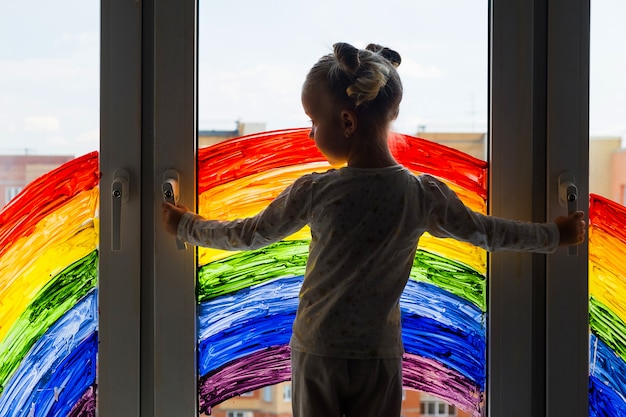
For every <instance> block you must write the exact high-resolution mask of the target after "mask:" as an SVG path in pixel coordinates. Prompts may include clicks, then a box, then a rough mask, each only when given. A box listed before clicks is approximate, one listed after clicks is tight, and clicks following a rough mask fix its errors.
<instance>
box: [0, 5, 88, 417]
mask: <svg viewBox="0 0 626 417" xmlns="http://www.w3.org/2000/svg"><path fill="white" fill-rule="evenodd" d="M99 6H100V5H99V2H97V1H82V0H74V1H69V0H65V1H57V2H48V1H42V0H36V1H34V2H27V3H25V2H4V3H3V4H2V6H1V8H0V9H1V11H0V38H2V39H4V40H5V41H3V42H2V43H1V44H0V91H2V95H1V96H0V172H1V173H0V175H1V176H2V177H1V182H0V207H2V209H1V211H0V299H1V300H2V302H1V303H0V415H3V416H9V415H11V416H17V415H23V416H26V415H33V416H34V415H57V416H70V415H85V416H89V415H91V416H95V403H96V359H97V358H96V356H97V346H98V344H97V328H98V325H97V290H96V284H97V264H98V253H97V245H98V229H97V219H96V217H97V209H98V188H97V187H98V172H99V170H98V154H97V152H96V151H97V150H98V141H99V133H98V132H99V108H98V102H99V53H98V51H99V39H100V35H99V22H100V13H99ZM69 11H71V13H69ZM8 40H10V41H8Z"/></svg>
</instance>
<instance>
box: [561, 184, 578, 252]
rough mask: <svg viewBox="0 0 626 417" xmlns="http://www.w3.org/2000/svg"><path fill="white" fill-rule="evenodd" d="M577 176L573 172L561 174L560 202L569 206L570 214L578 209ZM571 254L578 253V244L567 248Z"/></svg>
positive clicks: (568, 212)
mask: <svg viewBox="0 0 626 417" xmlns="http://www.w3.org/2000/svg"><path fill="white" fill-rule="evenodd" d="M575 182H576V178H575V177H574V174H572V173H571V172H563V173H562V174H561V175H559V204H560V205H561V206H563V207H567V214H568V215H570V214H572V213H574V212H575V211H577V210H578V188H577V187H576V184H575ZM567 254H568V255H569V256H576V255H578V246H576V245H572V246H570V247H568V248H567Z"/></svg>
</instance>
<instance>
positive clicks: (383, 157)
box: [347, 146, 398, 168]
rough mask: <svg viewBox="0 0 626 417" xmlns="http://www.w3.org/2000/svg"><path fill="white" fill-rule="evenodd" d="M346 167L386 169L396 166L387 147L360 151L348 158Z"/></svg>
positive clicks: (396, 163) (396, 162)
mask: <svg viewBox="0 0 626 417" xmlns="http://www.w3.org/2000/svg"><path fill="white" fill-rule="evenodd" d="M347 163H348V166H349V167H352V168H386V167H390V166H394V165H398V161H396V160H395V158H394V157H393V155H391V152H390V151H389V148H387V146H384V147H382V146H379V147H376V148H375V149H371V148H370V149H361V152H355V153H354V154H352V155H350V157H348V161H347Z"/></svg>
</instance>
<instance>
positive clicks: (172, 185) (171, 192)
mask: <svg viewBox="0 0 626 417" xmlns="http://www.w3.org/2000/svg"><path fill="white" fill-rule="evenodd" d="M178 180H179V176H178V172H177V171H176V170H173V169H168V170H166V171H165V172H164V173H163V184H162V185H161V193H162V194H163V201H165V202H166V203H170V204H174V205H176V204H177V203H178V196H179V194H178ZM176 248H178V250H185V249H187V244H186V243H185V242H183V241H182V240H180V239H178V238H176Z"/></svg>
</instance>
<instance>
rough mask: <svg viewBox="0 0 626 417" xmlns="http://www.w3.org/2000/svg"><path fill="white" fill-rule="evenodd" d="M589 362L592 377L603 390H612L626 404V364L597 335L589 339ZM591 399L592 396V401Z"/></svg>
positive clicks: (592, 335)
mask: <svg viewBox="0 0 626 417" xmlns="http://www.w3.org/2000/svg"><path fill="white" fill-rule="evenodd" d="M589 362H590V363H589V373H590V375H591V377H592V378H594V380H596V381H598V383H600V384H601V386H602V387H603V389H605V390H606V389H610V390H611V391H613V392H614V393H615V395H617V396H619V398H621V403H622V404H626V363H625V362H624V360H623V359H622V358H621V357H620V356H619V355H617V354H616V353H615V352H614V351H613V350H612V349H611V348H610V347H609V346H608V345H607V344H606V343H604V342H603V341H602V340H601V339H599V338H598V337H597V336H596V335H595V334H591V335H590V337H589ZM591 397H592V395H591V394H590V395H589V398H590V401H591ZM625 407H626V406H625ZM625 410H626V408H625ZM614 415H626V414H614Z"/></svg>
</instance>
